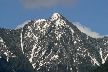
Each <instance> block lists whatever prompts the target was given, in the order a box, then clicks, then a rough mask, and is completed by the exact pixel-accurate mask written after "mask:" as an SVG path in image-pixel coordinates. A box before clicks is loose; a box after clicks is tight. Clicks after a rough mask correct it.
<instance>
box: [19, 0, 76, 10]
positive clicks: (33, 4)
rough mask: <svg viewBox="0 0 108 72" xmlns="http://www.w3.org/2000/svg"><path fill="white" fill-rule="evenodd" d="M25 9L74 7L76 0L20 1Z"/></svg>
mask: <svg viewBox="0 0 108 72" xmlns="http://www.w3.org/2000/svg"><path fill="white" fill-rule="evenodd" d="M20 1H21V3H22V4H23V5H24V7H25V8H27V9H30V8H40V7H52V6H56V5H64V6H67V5H73V3H74V2H75V1H76V0H20Z"/></svg>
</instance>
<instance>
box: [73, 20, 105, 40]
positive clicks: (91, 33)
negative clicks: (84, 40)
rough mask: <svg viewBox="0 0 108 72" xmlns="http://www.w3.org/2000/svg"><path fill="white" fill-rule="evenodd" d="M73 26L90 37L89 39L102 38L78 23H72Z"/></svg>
mask: <svg viewBox="0 0 108 72" xmlns="http://www.w3.org/2000/svg"><path fill="white" fill-rule="evenodd" d="M73 24H74V25H76V26H77V28H78V29H79V30H80V31H81V32H83V33H85V34H87V35H88V36H91V37H93V38H100V37H103V36H101V35H100V34H99V33H97V32H93V31H92V30H91V29H90V28H88V27H85V26H83V25H81V24H80V23H79V22H74V23H73Z"/></svg>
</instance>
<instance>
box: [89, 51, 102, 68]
mask: <svg viewBox="0 0 108 72" xmlns="http://www.w3.org/2000/svg"><path fill="white" fill-rule="evenodd" d="M88 56H89V57H90V58H91V59H92V61H93V62H94V64H93V65H94V66H95V64H97V65H98V66H100V64H99V62H98V61H97V60H96V59H95V58H93V57H92V56H91V55H90V53H88Z"/></svg>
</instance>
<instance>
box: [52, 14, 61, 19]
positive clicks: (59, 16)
mask: <svg viewBox="0 0 108 72" xmlns="http://www.w3.org/2000/svg"><path fill="white" fill-rule="evenodd" d="M61 17H62V16H61V15H60V14H59V13H54V14H53V15H52V17H51V20H52V21H54V20H57V19H58V18H61Z"/></svg>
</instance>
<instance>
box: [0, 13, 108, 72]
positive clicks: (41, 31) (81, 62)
mask: <svg viewBox="0 0 108 72" xmlns="http://www.w3.org/2000/svg"><path fill="white" fill-rule="evenodd" d="M0 38H1V40H0V45H2V46H0V49H1V51H0V55H3V54H5V55H6V53H8V52H6V51H5V50H3V49H7V51H10V52H11V53H10V54H13V56H14V57H18V58H20V56H21V57H22V55H23V57H24V59H28V60H27V61H29V62H30V64H31V65H32V67H33V69H35V70H36V71H39V72H43V71H44V70H45V71H51V72H55V71H57V72H71V71H73V72H91V71H93V70H94V69H96V67H97V66H100V65H101V64H104V63H105V61H106V60H107V58H108V54H107V51H108V37H103V38H92V37H90V36H87V35H86V34H84V33H82V32H81V31H80V30H79V29H78V28H77V27H76V26H75V25H73V24H72V23H71V22H69V21H68V20H67V19H66V18H65V17H63V16H62V15H61V14H58V13H54V14H53V15H52V17H51V18H49V19H39V20H34V21H33V20H31V22H28V24H25V25H24V27H22V28H20V29H16V30H7V29H0ZM6 46H7V48H6ZM1 53H2V54H1ZM13 56H12V55H10V56H9V57H13ZM21 59H22V58H21ZM22 60H23V59H22ZM85 63H86V65H85Z"/></svg>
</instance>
